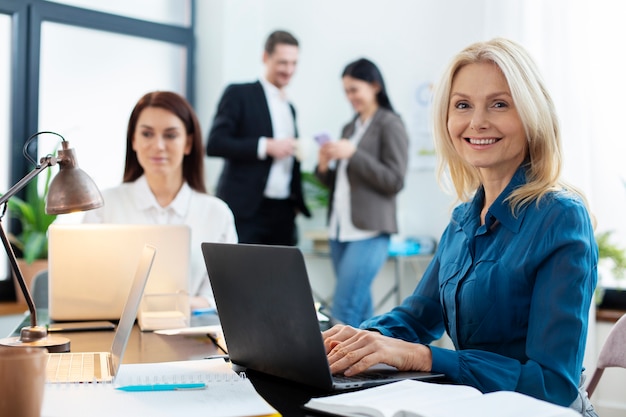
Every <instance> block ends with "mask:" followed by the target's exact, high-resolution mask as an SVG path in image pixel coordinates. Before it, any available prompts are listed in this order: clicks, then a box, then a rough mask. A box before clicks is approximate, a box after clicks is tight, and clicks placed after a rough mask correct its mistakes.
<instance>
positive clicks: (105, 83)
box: [38, 22, 187, 189]
mask: <svg viewBox="0 0 626 417" xmlns="http://www.w3.org/2000/svg"><path fill="white" fill-rule="evenodd" d="M41 33H42V36H41V39H42V40H41V60H40V81H39V88H40V90H39V130H52V131H54V132H57V133H59V134H61V135H63V136H64V137H65V139H67V140H68V141H69V142H70V144H71V145H72V147H74V148H75V149H76V152H77V158H78V162H79V164H80V166H81V168H82V169H83V170H85V171H86V172H87V173H88V174H89V175H90V176H91V177H92V178H93V179H94V180H95V181H96V184H97V185H98V187H100V188H101V189H103V188H109V187H112V186H115V185H117V184H119V183H120V182H121V180H122V174H123V170H124V151H125V149H126V126H127V122H128V117H129V116H130V112H131V110H132V108H133V106H134V105H135V103H136V102H137V100H138V99H139V98H140V97H141V96H142V95H144V94H145V93H147V92H148V91H153V90H170V91H175V92H177V93H180V94H182V95H185V89H186V83H187V80H186V79H185V78H186V69H185V65H184V63H185V62H186V54H187V51H186V48H185V47H182V46H180V45H176V44H172V43H166V42H161V41H156V40H151V39H146V38H139V37H135V36H127V35H121V34H115V33H111V32H104V31H98V30H92V29H85V28H81V27H77V26H69V25H63V24H57V23H51V22H44V23H43V24H42V31H41ZM45 140H46V139H44V138H40V140H39V148H38V149H39V153H40V154H47V153H49V152H51V150H52V148H51V146H53V145H54V144H55V143H56V142H54V140H50V139H48V141H45Z"/></svg>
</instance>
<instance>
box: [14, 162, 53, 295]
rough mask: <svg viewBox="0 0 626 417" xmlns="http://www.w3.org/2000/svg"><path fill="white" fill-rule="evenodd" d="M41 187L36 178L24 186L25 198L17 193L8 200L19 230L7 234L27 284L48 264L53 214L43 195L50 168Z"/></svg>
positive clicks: (48, 181) (46, 192)
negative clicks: (48, 234) (16, 232)
mask: <svg viewBox="0 0 626 417" xmlns="http://www.w3.org/2000/svg"><path fill="white" fill-rule="evenodd" d="M45 175H46V177H45V181H44V184H43V190H42V191H41V192H40V190H39V186H38V181H31V182H30V183H29V184H28V185H27V186H26V187H25V189H24V190H25V193H26V194H25V198H24V199H23V200H22V199H21V198H19V197H17V196H13V197H11V199H10V200H9V201H8V205H9V215H10V217H12V218H15V219H17V220H18V221H19V223H20V226H21V230H20V232H19V233H18V234H9V240H10V242H11V244H12V245H13V249H14V250H15V254H16V256H18V257H20V258H19V259H18V264H19V266H20V270H21V271H22V275H23V276H24V280H25V281H26V283H27V285H29V286H30V283H31V281H32V278H33V277H34V276H35V274H37V273H38V272H40V271H42V270H45V269H47V268H48V236H47V232H48V226H50V224H52V222H54V220H55V219H56V215H52V214H46V195H47V194H48V186H49V183H50V179H51V177H52V172H51V170H46V172H45ZM16 293H17V297H18V302H23V301H24V300H23V297H22V294H21V291H16Z"/></svg>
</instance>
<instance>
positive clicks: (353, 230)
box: [328, 118, 380, 242]
mask: <svg viewBox="0 0 626 417" xmlns="http://www.w3.org/2000/svg"><path fill="white" fill-rule="evenodd" d="M371 121H372V119H371V118H369V119H367V120H366V121H365V122H362V121H361V119H357V121H356V123H355V125H354V133H353V134H352V137H351V138H350V139H348V140H350V142H352V143H353V144H354V146H355V147H356V146H359V142H360V141H361V138H362V137H363V134H364V133H365V131H366V130H367V128H368V127H369V125H370V122H371ZM344 140H345V139H344ZM337 162H338V164H337V176H336V179H335V192H334V193H333V212H332V213H331V215H330V223H329V231H328V236H329V238H330V239H336V240H339V241H341V242H349V241H353V240H362V239H369V238H371V237H374V236H377V235H379V234H380V232H378V231H374V230H362V229H358V228H357V227H356V226H355V225H354V224H353V223H352V202H351V200H350V181H349V180H348V163H349V162H350V160H349V159H340V160H339V161H337Z"/></svg>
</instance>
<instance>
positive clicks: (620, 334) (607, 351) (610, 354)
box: [587, 314, 626, 397]
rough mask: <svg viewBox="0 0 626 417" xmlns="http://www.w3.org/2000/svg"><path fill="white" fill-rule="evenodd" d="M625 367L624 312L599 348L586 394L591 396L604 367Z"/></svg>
mask: <svg viewBox="0 0 626 417" xmlns="http://www.w3.org/2000/svg"><path fill="white" fill-rule="evenodd" d="M611 367H619V368H626V314H625V315H623V316H622V317H621V318H620V319H619V320H618V321H617V322H616V323H615V324H614V325H613V328H612V329H611V331H610V332H609V335H608V336H607V338H606V341H605V342H604V344H603V345H602V349H601V350H600V356H598V363H597V365H596V370H595V371H594V372H593V375H592V376H591V380H590V381H589V385H587V395H589V397H591V395H592V394H593V392H594V391H595V389H596V386H597V385H598V382H599V381H600V377H601V376H602V373H603V372H604V369H605V368H611Z"/></svg>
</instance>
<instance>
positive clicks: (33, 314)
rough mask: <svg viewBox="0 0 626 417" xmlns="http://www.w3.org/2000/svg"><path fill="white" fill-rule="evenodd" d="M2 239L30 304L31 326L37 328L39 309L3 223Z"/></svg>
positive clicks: (16, 277)
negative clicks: (36, 306)
mask: <svg viewBox="0 0 626 417" xmlns="http://www.w3.org/2000/svg"><path fill="white" fill-rule="evenodd" d="M0 237H1V238H2V244H3V245H4V249H5V250H6V252H7V255H9V263H10V264H11V269H12V270H13V273H14V274H15V280H16V281H17V283H18V284H19V285H20V288H21V290H22V294H24V299H25V300H26V304H28V311H29V312H30V325H31V326H33V327H35V326H37V309H36V308H35V302H34V301H33V297H32V296H31V295H30V291H29V289H28V286H27V285H26V281H25V280H24V276H23V275H22V271H20V267H19V265H18V264H17V258H16V257H15V252H13V248H12V247H11V243H10V242H9V238H8V237H7V235H6V233H5V232H4V227H2V222H0Z"/></svg>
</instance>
